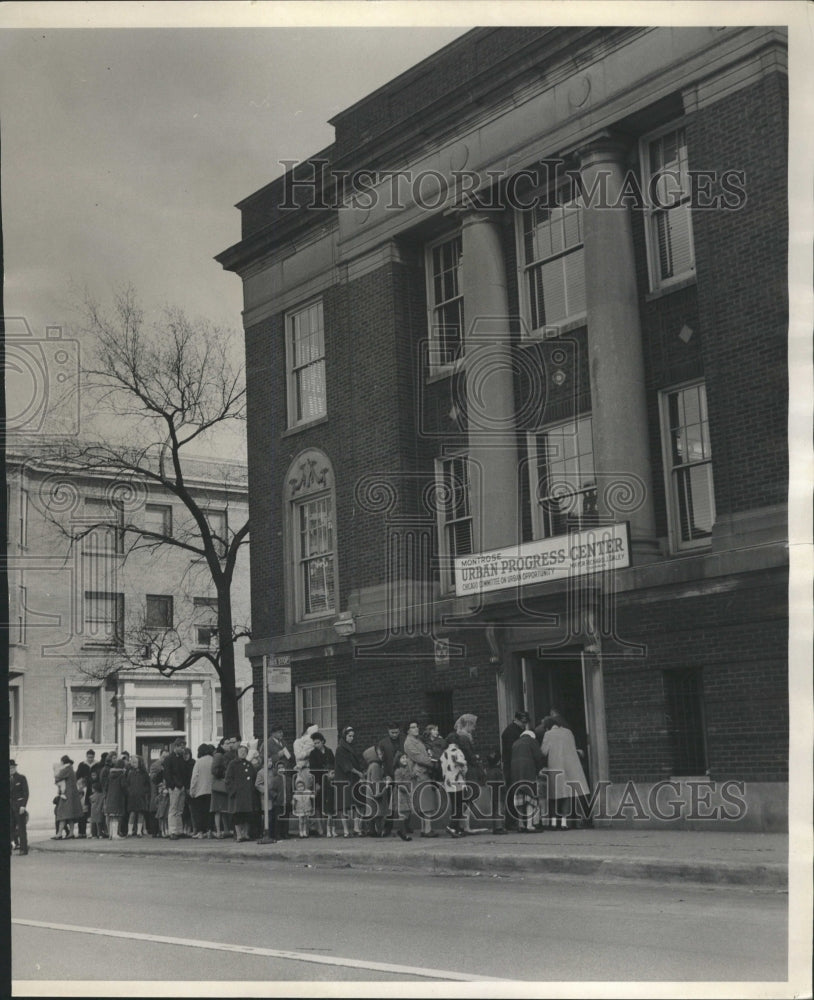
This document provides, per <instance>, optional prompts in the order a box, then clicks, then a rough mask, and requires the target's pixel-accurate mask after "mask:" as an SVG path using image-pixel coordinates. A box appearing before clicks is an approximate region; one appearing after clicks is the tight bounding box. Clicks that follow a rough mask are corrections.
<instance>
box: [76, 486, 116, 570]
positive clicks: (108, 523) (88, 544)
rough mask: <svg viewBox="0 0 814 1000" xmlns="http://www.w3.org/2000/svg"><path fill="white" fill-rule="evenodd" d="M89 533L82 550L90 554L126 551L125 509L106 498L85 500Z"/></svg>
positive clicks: (107, 554) (99, 554)
mask: <svg viewBox="0 0 814 1000" xmlns="http://www.w3.org/2000/svg"><path fill="white" fill-rule="evenodd" d="M84 521H85V524H86V526H87V527H86V529H85V530H86V531H87V534H86V535H85V536H84V538H83V539H82V551H83V552H84V553H85V555H88V556H112V555H119V554H121V553H122V552H123V551H124V531H123V528H124V510H123V509H122V508H121V507H117V506H115V505H114V504H112V503H109V502H108V501H107V500H104V499H95V498H92V497H88V498H87V499H86V500H85V517H84Z"/></svg>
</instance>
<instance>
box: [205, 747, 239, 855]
mask: <svg viewBox="0 0 814 1000" xmlns="http://www.w3.org/2000/svg"><path fill="white" fill-rule="evenodd" d="M236 743H237V740H235V739H233V738H232V737H231V736H224V737H223V739H222V740H221V741H220V743H218V746H217V748H216V750H215V752H214V754H213V755H212V795H211V799H210V803H209V811H210V812H211V813H212V816H213V819H214V823H215V836H216V837H217V839H218V840H223V838H224V837H228V836H230V833H231V827H230V822H231V821H230V816H229V793H228V791H227V790H226V769H227V768H228V767H229V765H230V764H231V763H232V761H233V760H235V759H236V758H237V751H236V750H235V744H236Z"/></svg>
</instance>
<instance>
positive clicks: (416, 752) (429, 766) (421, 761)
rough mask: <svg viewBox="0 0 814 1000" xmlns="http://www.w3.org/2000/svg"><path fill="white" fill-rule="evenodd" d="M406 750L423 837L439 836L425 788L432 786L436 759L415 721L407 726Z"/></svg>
mask: <svg viewBox="0 0 814 1000" xmlns="http://www.w3.org/2000/svg"><path fill="white" fill-rule="evenodd" d="M404 752H405V754H406V755H407V759H408V760H409V762H410V771H411V774H412V778H413V801H414V802H415V804H416V807H417V810H418V818H419V822H420V823H421V836H422V837H437V836H438V834H437V833H435V832H434V831H433V828H432V822H431V821H430V820H429V819H428V818H427V815H426V812H425V805H427V803H426V802H425V799H424V794H425V789H429V788H431V787H432V786H431V784H430V783H431V782H432V777H433V770H434V766H435V765H434V761H433V759H432V757H430V755H429V754H428V753H427V748H426V747H425V746H424V743H423V741H422V740H421V738H420V736H419V735H418V723H417V722H415V721H413V722H410V723H409V724H408V726H407V735H406V736H405V737H404Z"/></svg>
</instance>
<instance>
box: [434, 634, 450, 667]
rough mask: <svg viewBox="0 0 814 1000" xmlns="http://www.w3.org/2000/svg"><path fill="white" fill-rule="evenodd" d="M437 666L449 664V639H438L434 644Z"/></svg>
mask: <svg viewBox="0 0 814 1000" xmlns="http://www.w3.org/2000/svg"><path fill="white" fill-rule="evenodd" d="M433 649H434V652H435V665H436V667H448V666H449V639H436V640H435V643H434V646H433Z"/></svg>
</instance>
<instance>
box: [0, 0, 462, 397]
mask: <svg viewBox="0 0 814 1000" xmlns="http://www.w3.org/2000/svg"><path fill="white" fill-rule="evenodd" d="M27 6H31V7H37V5H36V4H31V5H27ZM65 6H71V5H65ZM90 6H91V7H93V6H94V5H90ZM119 6H120V7H127V6H129V7H131V8H133V7H137V6H139V5H119ZM211 6H212V7H218V6H220V5H216V4H213V5H211ZM4 7H5V5H0V26H2V24H3V8H4ZM463 30H466V29H465V27H448V28H438V29H432V28H428V29H415V28H412V29H411V28H336V27H307V28H305V27H300V28H298V27H288V28H282V27H272V28H260V27H252V28H192V29H190V28H178V29H169V28H163V29H133V28H130V29H124V28H122V29H109V28H93V29H65V28H49V27H43V28H39V29H33V30H23V29H21V30H9V29H7V28H6V29H5V30H3V29H2V28H1V27H0V125H1V127H2V151H3V170H2V197H3V237H4V251H5V312H6V316H8V317H25V318H26V319H27V321H28V323H29V324H30V327H31V329H32V330H33V332H34V335H35V336H41V335H42V333H43V331H44V329H45V327H46V326H50V325H58V326H65V327H66V328H67V329H70V325H71V320H72V317H73V316H74V315H75V313H74V312H73V311H72V310H73V303H74V301H75V299H76V295H75V294H74V293H73V292H72V291H71V288H72V287H75V288H77V289H79V290H80V291H81V289H82V288H84V287H85V286H87V287H88V288H89V289H90V290H91V291H92V292H93V293H94V294H95V295H96V296H97V297H100V298H102V299H105V298H106V297H108V296H109V295H110V292H111V290H112V289H114V288H116V287H117V286H121V285H122V284H125V283H128V282H130V283H132V284H133V285H134V286H135V288H136V289H137V291H138V292H139V294H140V296H141V297H142V299H143V300H144V302H145V304H146V305H147V306H148V307H152V306H156V307H160V305H161V304H163V303H171V304H174V305H180V306H181V307H183V308H184V309H185V310H186V311H187V312H188V313H189V314H191V315H193V316H198V315H203V316H207V317H209V318H211V319H212V320H214V321H215V322H217V323H219V324H224V325H226V326H229V327H232V328H234V329H235V330H238V331H239V330H241V319H240V310H241V307H242V293H241V282H240V279H239V278H238V277H237V276H236V275H234V274H230V273H227V272H225V271H223V270H222V268H221V267H220V265H219V264H217V263H216V262H215V261H214V260H213V259H212V258H213V256H214V255H215V254H216V253H218V252H219V251H221V250H224V249H225V248H226V247H228V246H230V245H231V244H233V243H236V242H237V241H238V240H239V238H240V215H239V212H238V211H237V210H236V209H235V208H234V204H235V203H236V202H237V201H239V200H240V199H242V198H245V197H246V196H247V195H248V194H250V193H251V192H253V191H255V190H257V189H258V188H260V187H262V186H263V185H264V184H267V183H268V182H269V181H270V180H272V179H273V178H274V177H275V176H278V175H279V174H280V173H281V172H282V167H281V166H280V164H279V162H278V161H280V160H283V159H292V158H298V157H304V156H307V155H309V154H311V153H315V152H317V151H318V150H320V149H321V148H323V147H324V146H326V145H328V144H329V143H330V142H332V141H333V129H332V127H331V126H330V125H328V124H327V120H328V119H329V118H331V117H332V116H333V115H334V114H336V113H337V112H338V111H340V110H342V109H344V108H346V107H348V106H349V105H351V104H352V103H353V102H354V101H356V100H358V99H359V98H361V97H363V96H364V95H365V94H367V93H369V92H370V91H371V90H373V89H374V88H376V87H378V86H380V85H381V84H383V83H385V82H386V81H387V80H389V79H391V78H392V77H394V76H395V75H397V74H398V73H400V72H402V71H403V70H405V69H407V68H408V67H410V66H412V65H413V64H415V63H416V62H418V61H419V60H420V59H422V58H423V57H425V56H427V55H429V54H430V53H432V52H434V51H436V50H437V49H439V48H441V47H442V46H443V45H444V44H446V43H447V42H448V41H450V40H451V39H452V38H454V37H456V36H457V35H459V34H461V33H462V31H463ZM20 379H21V380H22V379H23V376H20ZM9 412H11V410H10V411H9Z"/></svg>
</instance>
